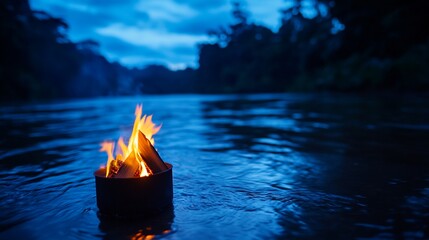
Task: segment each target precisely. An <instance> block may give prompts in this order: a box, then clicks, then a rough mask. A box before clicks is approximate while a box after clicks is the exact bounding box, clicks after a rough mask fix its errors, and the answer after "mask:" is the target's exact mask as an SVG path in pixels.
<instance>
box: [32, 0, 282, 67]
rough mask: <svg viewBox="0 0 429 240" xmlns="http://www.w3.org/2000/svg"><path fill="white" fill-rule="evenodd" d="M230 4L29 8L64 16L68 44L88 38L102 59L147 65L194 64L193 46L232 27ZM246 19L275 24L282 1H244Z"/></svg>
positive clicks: (142, 2) (84, 0) (142, 1)
mask: <svg viewBox="0 0 429 240" xmlns="http://www.w3.org/2000/svg"><path fill="white" fill-rule="evenodd" d="M231 1H232V0H212V1H200V0H183V1H182V0H180V1H179V0H159V1H151V0H122V1H117V0H103V1H99V0H74V1H59V0H34V1H31V6H32V7H33V8H34V9H37V10H44V11H47V12H48V13H50V14H52V15H53V16H55V17H61V18H63V19H64V20H65V21H66V22H67V23H68V24H69V26H70V29H69V36H70V38H71V39H72V40H73V41H81V40H84V39H93V40H95V41H97V42H99V43H100V51H101V53H102V54H104V55H105V56H106V57H107V58H109V59H110V60H114V61H119V62H121V63H122V64H125V65H128V66H138V65H139V64H140V65H144V64H149V63H151V62H155V63H161V64H166V65H168V66H169V67H171V68H182V67H183V66H185V65H189V66H194V67H195V66H196V64H197V60H198V50H197V46H196V44H197V43H200V42H205V41H210V39H209V37H208V36H207V32H208V31H209V30H216V29H218V28H219V27H221V26H226V25H229V24H230V23H232V21H233V18H232V16H231V8H232V7H231ZM247 2H248V3H247V4H245V7H246V8H247V10H248V11H249V12H250V13H251V19H250V20H251V21H255V22H257V23H262V24H265V25H267V26H269V27H271V28H273V29H276V28H277V27H278V26H279V18H280V16H281V15H280V13H279V11H278V10H279V8H282V7H283V6H284V5H286V4H285V2H284V0H270V1H260V0H248V1H247Z"/></svg>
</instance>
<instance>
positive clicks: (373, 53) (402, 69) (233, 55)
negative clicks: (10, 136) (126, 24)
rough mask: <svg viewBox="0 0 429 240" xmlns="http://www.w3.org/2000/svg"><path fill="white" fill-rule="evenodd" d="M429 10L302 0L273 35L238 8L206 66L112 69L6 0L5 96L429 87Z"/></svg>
mask: <svg viewBox="0 0 429 240" xmlns="http://www.w3.org/2000/svg"><path fill="white" fill-rule="evenodd" d="M428 7H429V3H428V2H427V1H424V0H412V1H401V0H393V1H392V0H381V1H370V0H348V1H335V2H334V1H330V0H319V1H301V0H294V1H293V5H292V7H290V8H287V9H285V10H283V11H282V13H283V17H282V22H281V27H280V29H279V31H278V32H273V31H272V30H270V29H269V28H267V27H264V26H261V25H257V24H254V23H251V22H249V20H248V15H249V14H248V13H247V12H246V11H245V10H244V9H243V8H242V6H241V5H240V4H239V3H234V9H233V12H232V14H233V16H234V18H235V23H234V24H232V25H230V26H227V27H221V28H220V29H219V30H217V31H212V32H210V33H209V34H211V35H212V36H213V37H214V38H215V39H216V41H215V43H211V44H208V43H206V44H202V45H200V46H199V49H200V53H199V68H198V69H197V70H194V69H190V68H188V69H185V70H180V71H171V70H169V69H167V68H166V67H164V66H158V65H151V66H148V67H146V68H144V69H128V68H125V67H123V66H121V65H120V64H118V63H111V62H109V61H107V60H106V58H105V57H103V56H102V55H100V54H99V52H98V44H97V43H96V42H94V41H90V40H88V41H84V42H79V43H75V42H71V41H70V40H69V39H68V37H67V35H66V31H67V27H68V26H67V24H66V23H65V22H64V21H62V20H61V19H59V18H55V17H52V16H50V15H49V14H47V13H45V12H40V11H33V10H32V9H31V8H30V6H29V4H28V0H5V1H2V2H1V3H0V51H1V53H2V54H1V55H0V93H1V97H0V100H33V99H52V98H70V97H94V96H112V95H129V94H137V93H162V94H167V93H194V92H198V93H250V92H284V91H380V90H383V91H384V90H394V91H404V90H406V91H422V90H424V91H426V90H428V89H429V68H427V66H428V65H429V28H428V27H427V22H429V14H427V12H426V11H427V9H429V8H428ZM309 12H310V13H311V14H310V15H309V14H308V13H309ZM304 13H307V14H304Z"/></svg>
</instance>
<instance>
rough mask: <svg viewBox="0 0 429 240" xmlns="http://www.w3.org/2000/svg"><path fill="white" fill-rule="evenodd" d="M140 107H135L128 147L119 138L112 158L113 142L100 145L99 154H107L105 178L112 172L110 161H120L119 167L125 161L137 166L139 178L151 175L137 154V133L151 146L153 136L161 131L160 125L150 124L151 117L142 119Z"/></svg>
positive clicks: (144, 116)
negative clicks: (114, 155)
mask: <svg viewBox="0 0 429 240" xmlns="http://www.w3.org/2000/svg"><path fill="white" fill-rule="evenodd" d="M142 109H143V107H142V105H141V104H139V105H137V106H136V111H135V116H136V118H135V120H134V125H133V131H132V133H131V136H130V139H129V140H128V145H126V144H125V142H124V139H123V138H122V137H120V138H119V139H118V141H117V147H116V157H113V150H114V148H115V143H114V142H111V141H110V142H109V141H105V142H102V143H101V149H100V151H101V152H106V153H107V165H106V177H108V176H109V175H110V173H111V172H112V169H111V165H112V161H114V160H116V161H120V165H123V164H124V163H125V162H126V161H131V162H127V163H129V164H138V166H139V171H138V175H139V176H140V177H145V176H149V175H152V171H151V170H150V169H149V168H148V167H147V165H146V163H145V161H144V159H143V158H142V156H141V155H140V154H139V148H138V146H139V139H138V134H139V131H140V132H142V133H143V134H144V135H145V137H146V138H147V139H148V140H149V141H150V143H151V144H152V145H154V144H155V140H154V139H153V135H155V134H156V133H158V132H159V130H160V129H161V125H158V126H157V125H155V123H153V122H152V115H149V116H146V115H143V117H142ZM132 161H137V162H136V163H134V162H132Z"/></svg>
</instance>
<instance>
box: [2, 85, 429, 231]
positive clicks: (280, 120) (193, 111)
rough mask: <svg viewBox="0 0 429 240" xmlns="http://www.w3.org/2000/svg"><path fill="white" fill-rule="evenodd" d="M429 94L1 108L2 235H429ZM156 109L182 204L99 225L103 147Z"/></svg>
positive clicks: (160, 144)
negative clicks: (137, 116) (138, 110)
mask: <svg viewBox="0 0 429 240" xmlns="http://www.w3.org/2000/svg"><path fill="white" fill-rule="evenodd" d="M426 100H427V97H425V96H402V97H401V96H383V97H371V96H352V97H350V96H341V95H334V96H325V95H300V94H288V95H238V96H234V95H219V96H199V95H188V96H145V97H135V98H112V99H95V100H78V101H63V102H57V103H44V104H30V105H28V104H27V105H23V104H22V105H16V104H15V105H4V104H3V105H2V106H0V132H1V138H0V189H1V191H0V202H1V204H0V239H29V238H30V239H61V238H65V239H127V238H134V239H139V238H140V239H141V238H144V237H145V236H149V237H151V236H153V235H155V236H156V237H159V238H165V239H195V238H197V239H219V238H220V239H225V238H226V239H260V238H270V239H272V238H281V239H284V238H289V239H307V238H324V239H334V238H335V239H337V238H347V239H350V238H358V239H366V238H383V239H401V238H405V239H425V238H429V164H428V161H429V144H428V143H429V102H428V101H426ZM137 103H143V112H144V113H149V114H154V121H155V123H162V124H163V126H162V129H161V131H160V132H159V134H157V135H156V136H155V140H156V148H157V149H158V151H159V153H160V155H161V156H162V157H163V159H164V160H165V161H167V162H170V163H172V164H173V165H174V169H173V173H174V209H171V210H167V211H166V212H165V213H164V214H162V215H161V216H158V217H155V218H150V219H142V220H141V221H138V222H106V221H105V220H100V219H99V218H98V217H97V206H96V198H95V197H96V196H95V185H94V177H93V171H94V170H96V169H97V168H98V167H99V166H100V165H101V164H103V163H104V162H105V159H106V156H105V154H104V153H100V152H98V149H99V143H100V142H101V141H103V140H106V139H110V140H116V139H117V138H118V137H119V136H121V135H122V136H126V135H127V134H129V132H130V131H131V127H132V123H133V119H134V108H135V105H136V104H137Z"/></svg>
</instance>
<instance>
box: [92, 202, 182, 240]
mask: <svg viewBox="0 0 429 240" xmlns="http://www.w3.org/2000/svg"><path fill="white" fill-rule="evenodd" d="M99 220H100V224H99V226H98V227H99V229H100V231H101V232H102V233H104V234H105V235H104V237H103V239H121V238H124V236H125V237H127V238H129V239H132V240H141V239H152V238H155V237H160V236H164V237H165V236H168V235H169V234H171V233H173V230H172V226H171V225H172V223H173V221H174V209H173V208H170V209H166V210H165V212H163V213H162V214H160V215H158V216H152V217H149V218H147V219H133V220H123V219H121V220H115V219H109V218H107V219H106V218H103V217H101V216H99Z"/></svg>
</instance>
